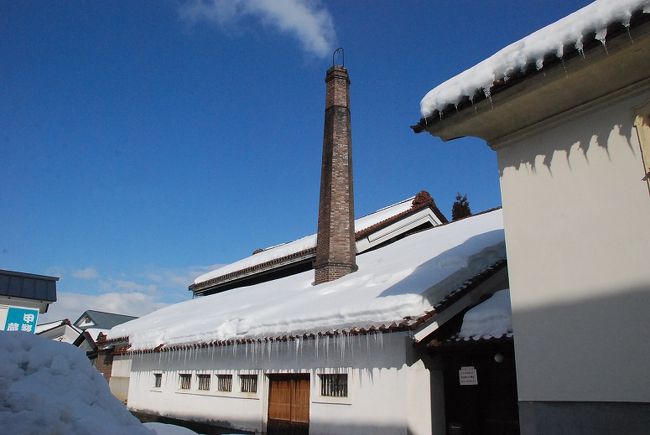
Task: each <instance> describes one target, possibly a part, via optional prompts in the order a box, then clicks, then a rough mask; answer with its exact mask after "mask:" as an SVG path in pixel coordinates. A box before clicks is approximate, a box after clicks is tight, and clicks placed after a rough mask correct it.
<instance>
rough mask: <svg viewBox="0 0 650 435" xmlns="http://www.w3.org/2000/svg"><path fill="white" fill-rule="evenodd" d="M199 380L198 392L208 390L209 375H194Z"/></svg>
mask: <svg viewBox="0 0 650 435" xmlns="http://www.w3.org/2000/svg"><path fill="white" fill-rule="evenodd" d="M196 377H197V378H198V380H199V390H204V391H208V390H210V375H196Z"/></svg>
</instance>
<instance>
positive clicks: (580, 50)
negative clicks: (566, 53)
mask: <svg viewBox="0 0 650 435" xmlns="http://www.w3.org/2000/svg"><path fill="white" fill-rule="evenodd" d="M575 48H576V50H578V53H580V55H581V56H582V57H583V58H584V57H585V47H584V45H583V44H582V35H580V37H579V38H578V39H577V40H576V43H575Z"/></svg>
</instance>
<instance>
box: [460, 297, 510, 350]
mask: <svg viewBox="0 0 650 435" xmlns="http://www.w3.org/2000/svg"><path fill="white" fill-rule="evenodd" d="M510 332H512V309H511V308H510V290H508V289H506V290H499V291H498V292H496V293H494V295H492V297H491V298H490V299H488V300H486V301H484V302H482V303H480V304H478V305H477V306H475V307H474V308H472V309H471V310H469V311H468V312H467V313H465V316H464V317H463V326H461V328H460V333H459V334H458V335H459V336H460V337H462V338H491V337H496V338H498V337H501V336H503V335H505V334H508V333H510Z"/></svg>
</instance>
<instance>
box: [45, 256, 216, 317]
mask: <svg viewBox="0 0 650 435" xmlns="http://www.w3.org/2000/svg"><path fill="white" fill-rule="evenodd" d="M218 266H219V265H211V266H187V267H176V268H162V267H153V266H152V267H148V268H144V271H142V272H139V273H137V274H136V275H133V276H131V275H127V274H119V277H111V276H109V277H105V278H102V279H99V280H96V282H95V284H94V285H93V286H91V287H94V288H93V289H91V291H94V292H93V293H81V292H78V291H75V290H71V289H69V287H68V288H66V284H67V282H66V280H64V279H62V280H61V281H59V283H58V285H57V301H56V302H54V303H53V304H50V307H49V309H48V312H47V313H45V314H41V316H40V318H39V323H45V322H49V321H54V320H60V319H69V320H70V321H71V322H74V321H75V320H76V319H77V318H78V317H79V316H80V315H81V314H82V313H83V312H84V311H86V310H97V311H106V312H110V313H118V314H127V315H132V316H142V315H145V314H148V313H150V312H152V311H154V310H157V309H159V308H162V307H164V306H166V305H169V304H171V303H176V302H180V301H183V300H188V299H190V298H191V297H192V294H191V293H190V292H189V291H188V289H187V287H188V286H189V285H190V284H191V283H192V282H193V281H194V278H196V277H197V276H199V275H201V274H203V273H205V272H207V271H209V270H213V269H215V268H217V267H218ZM93 274H94V278H93ZM72 276H74V277H76V278H78V279H83V280H92V279H96V278H98V277H99V274H98V273H97V271H96V270H95V268H94V267H88V268H85V269H79V270H75V271H73V272H72ZM72 285H74V282H72ZM88 287H89V286H88V285H87V284H86V283H85V284H84V288H85V289H86V288H88Z"/></svg>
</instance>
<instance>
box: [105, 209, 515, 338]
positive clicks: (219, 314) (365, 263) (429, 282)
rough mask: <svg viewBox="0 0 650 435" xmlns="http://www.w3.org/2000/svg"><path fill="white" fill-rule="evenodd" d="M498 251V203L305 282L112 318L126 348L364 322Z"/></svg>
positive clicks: (425, 300) (393, 317)
mask: <svg viewBox="0 0 650 435" xmlns="http://www.w3.org/2000/svg"><path fill="white" fill-rule="evenodd" d="M503 258H505V243H504V235H503V219H502V213H501V210H495V211H492V212H489V213H484V214H481V215H476V216H473V217H470V218H467V219H463V220H460V221H457V222H453V223H450V224H447V225H441V226H438V227H435V228H432V229H430V230H427V231H422V232H420V233H417V234H414V235H412V236H410V237H406V238H404V239H402V240H399V241H397V242H395V243H393V244H390V245H388V246H385V247H383V248H381V249H377V250H375V251H369V252H367V253H365V254H363V255H360V256H358V257H357V265H358V266H359V270H358V271H357V272H354V273H351V274H349V275H346V276H344V277H343V278H340V279H338V280H336V281H332V282H328V283H324V284H320V285H318V286H313V285H312V282H313V279H314V272H313V271H307V272H304V273H300V274H296V275H292V276H288V277H285V278H280V279H276V280H274V281H269V282H265V283H260V284H256V285H253V286H250V287H241V288H237V289H233V290H228V291H225V292H223V293H217V294H214V295H210V296H205V297H201V298H197V299H193V300H190V301H186V302H181V303H179V304H175V305H171V306H167V307H165V308H162V309H160V310H158V311H155V312H153V313H151V314H148V315H146V316H143V317H141V318H139V319H135V320H132V321H130V322H127V323H123V324H120V325H117V326H115V327H114V328H113V329H111V331H110V333H109V338H117V337H125V336H128V337H129V338H130V340H129V341H130V343H131V345H132V349H133V350H137V349H147V348H153V347H156V346H158V345H161V344H165V345H173V344H180V343H192V342H201V341H212V340H226V339H233V338H261V337H278V336H284V335H298V334H302V333H305V332H319V331H329V330H333V329H343V328H352V327H365V328H367V327H370V326H379V325H384V324H390V323H392V322H395V321H397V322H399V321H401V320H402V319H403V318H404V317H407V316H410V317H418V316H421V315H423V314H424V313H425V312H426V311H428V310H431V309H432V307H433V306H434V305H435V304H436V303H437V302H439V301H440V300H441V299H442V298H443V297H445V296H446V295H448V294H449V293H450V292H451V291H453V290H455V289H457V288H458V287H459V286H460V285H461V284H462V282H463V281H465V280H466V279H468V278H470V277H472V276H474V275H476V274H478V273H480V272H482V271H484V270H485V269H486V268H487V267H489V266H490V265H492V264H494V263H495V262H496V261H498V260H501V259H503Z"/></svg>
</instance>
